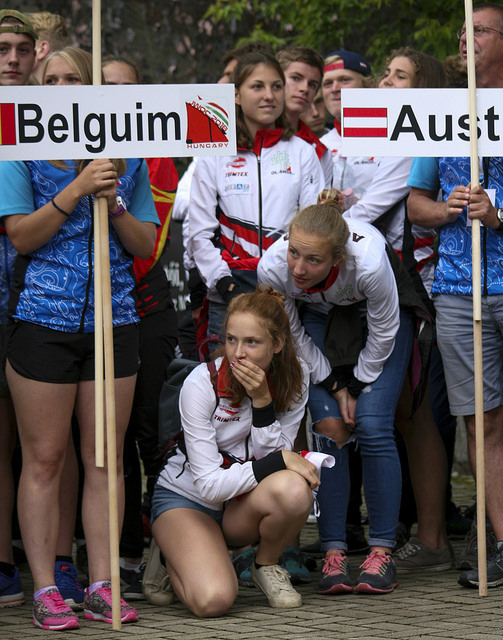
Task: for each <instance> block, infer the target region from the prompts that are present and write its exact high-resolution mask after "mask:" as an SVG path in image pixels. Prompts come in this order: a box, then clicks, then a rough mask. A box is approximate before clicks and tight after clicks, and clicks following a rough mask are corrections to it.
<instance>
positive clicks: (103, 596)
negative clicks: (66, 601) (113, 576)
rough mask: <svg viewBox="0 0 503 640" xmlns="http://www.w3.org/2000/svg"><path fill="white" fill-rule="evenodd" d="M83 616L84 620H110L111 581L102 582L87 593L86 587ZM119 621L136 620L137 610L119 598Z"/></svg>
mask: <svg viewBox="0 0 503 640" xmlns="http://www.w3.org/2000/svg"><path fill="white" fill-rule="evenodd" d="M84 617H85V618H86V620H100V621H101V622H110V623H111V622H112V583H111V582H108V581H106V582H103V584H102V585H101V587H98V588H97V589H96V590H95V591H93V592H92V593H91V595H89V590H88V589H86V596H85V598H84ZM121 622H124V623H126V622H138V611H136V609H135V608H134V607H132V606H131V605H129V604H128V603H127V602H126V601H125V600H123V599H122V598H121Z"/></svg>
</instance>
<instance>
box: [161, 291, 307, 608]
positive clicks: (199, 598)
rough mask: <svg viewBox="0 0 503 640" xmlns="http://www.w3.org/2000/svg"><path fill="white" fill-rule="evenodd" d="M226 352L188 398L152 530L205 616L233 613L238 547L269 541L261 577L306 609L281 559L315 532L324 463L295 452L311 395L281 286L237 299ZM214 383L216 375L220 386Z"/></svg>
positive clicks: (177, 585)
mask: <svg viewBox="0 0 503 640" xmlns="http://www.w3.org/2000/svg"><path fill="white" fill-rule="evenodd" d="M224 329H225V332H224V335H225V347H224V349H225V353H224V356H223V357H221V358H219V359H217V360H216V362H215V364H216V367H215V373H214V374H213V376H212V375H211V369H212V367H211V366H209V365H207V364H205V363H204V364H201V365H200V366H199V367H196V369H194V371H193V372H192V373H191V374H190V375H189V376H188V377H187V379H186V380H185V382H184V384H183V387H182V390H181V395H180V413H181V421H182V427H183V434H184V443H183V444H181V445H180V444H179V445H177V450H176V453H175V455H173V456H171V457H170V458H169V460H168V462H167V464H166V466H165V468H164V470H163V471H162V473H161V475H160V477H159V480H158V483H157V485H156V488H155V491H154V496H153V499H152V521H153V524H152V533H153V535H154V538H155V540H156V541H157V543H158V545H159V546H160V548H161V551H162V554H163V556H164V558H165V561H166V568H167V571H168V573H169V576H170V578H171V585H172V587H173V589H174V591H175V593H176V595H177V596H178V597H179V598H180V600H181V601H182V602H184V603H185V604H186V606H187V607H188V608H189V609H190V610H191V611H193V612H194V613H195V614H196V615H198V616H219V615H223V614H224V613H225V612H226V611H227V610H228V609H229V608H230V607H231V606H232V604H233V602H234V600H235V598H236V595H237V592H238V581H237V576H236V571H235V569H234V567H233V565H232V562H231V559H230V557H229V552H228V546H234V547H242V546H244V545H248V544H253V543H255V542H258V548H257V551H256V555H255V560H254V564H253V567H252V580H253V582H254V583H255V585H256V586H257V587H259V588H260V589H261V590H262V591H263V592H264V593H265V595H266V596H267V598H268V600H269V604H270V605H271V606H272V607H281V608H289V607H299V606H300V605H301V604H302V599H301V596H300V594H298V593H297V592H296V591H295V590H294V589H293V587H292V585H291V584H290V580H289V577H288V573H287V572H286V571H285V570H284V569H282V568H281V567H279V566H278V564H277V562H278V559H279V556H280V555H281V553H282V552H283V549H284V548H285V546H286V545H287V544H288V542H289V541H290V540H291V539H292V538H293V537H294V536H295V535H297V533H298V532H299V531H300V529H301V528H302V526H303V525H304V523H305V521H306V518H307V515H308V513H309V509H310V506H311V503H312V493H311V490H312V489H314V488H316V487H317V486H318V485H319V478H318V475H317V472H316V467H315V466H314V465H313V464H312V463H311V462H309V461H308V460H306V459H305V458H303V457H302V456H300V455H299V454H297V453H294V452H292V451H291V448H292V446H293V442H294V440H295V436H296V435H297V431H298V428H299V424H300V421H301V419H302V416H303V414H304V408H305V404H306V400H307V385H308V373H307V370H306V369H305V367H304V366H302V365H301V363H300V362H299V360H298V359H297V356H296V353H295V349H294V346H293V342H292V337H291V333H290V326H289V321H288V315H287V313H286V311H285V308H284V302H283V298H282V297H281V296H279V294H277V293H276V292H274V291H273V290H272V289H271V288H268V289H267V290H265V291H257V292H253V293H248V294H243V295H240V296H237V297H236V298H234V299H233V300H232V301H231V303H230V305H229V309H228V313H227V317H226V320H225V326H224ZM212 378H213V379H212Z"/></svg>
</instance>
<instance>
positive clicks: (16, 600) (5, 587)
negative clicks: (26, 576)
mask: <svg viewBox="0 0 503 640" xmlns="http://www.w3.org/2000/svg"><path fill="white" fill-rule="evenodd" d="M20 604H24V593H23V589H22V587H21V580H20V579H19V571H18V570H17V569H16V570H15V571H14V575H13V576H12V578H9V576H6V575H5V573H0V607H17V606H18V605H20Z"/></svg>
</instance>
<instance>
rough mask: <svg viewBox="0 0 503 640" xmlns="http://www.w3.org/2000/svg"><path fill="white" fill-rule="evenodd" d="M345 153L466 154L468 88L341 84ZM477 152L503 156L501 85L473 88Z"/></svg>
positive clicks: (354, 154)
mask: <svg viewBox="0 0 503 640" xmlns="http://www.w3.org/2000/svg"><path fill="white" fill-rule="evenodd" d="M341 114H342V115H341V117H342V123H341V125H342V144H341V154H342V155H343V156H346V157H347V156H369V155H373V156H431V157H440V156H470V136H469V127H470V125H469V115H468V89H343V90H342V111H341ZM477 129H478V153H479V155H480V156H486V157H491V156H501V155H503V143H502V141H503V89H477Z"/></svg>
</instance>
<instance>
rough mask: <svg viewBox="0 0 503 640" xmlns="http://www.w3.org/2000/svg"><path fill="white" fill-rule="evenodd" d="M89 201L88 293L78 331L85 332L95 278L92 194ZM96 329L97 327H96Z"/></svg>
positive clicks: (88, 198) (88, 197)
mask: <svg viewBox="0 0 503 640" xmlns="http://www.w3.org/2000/svg"><path fill="white" fill-rule="evenodd" d="M87 200H88V202H89V213H90V214H91V229H90V230H89V238H88V240H87V261H88V264H89V271H88V275H87V285H86V295H85V297H84V307H83V309H82V316H81V318H80V326H79V331H78V333H83V332H84V318H85V315H86V311H87V307H88V306H89V292H90V289H91V282H92V279H93V238H94V214H93V210H94V207H93V202H92V200H91V196H87ZM94 328H95V330H96V327H94Z"/></svg>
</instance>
